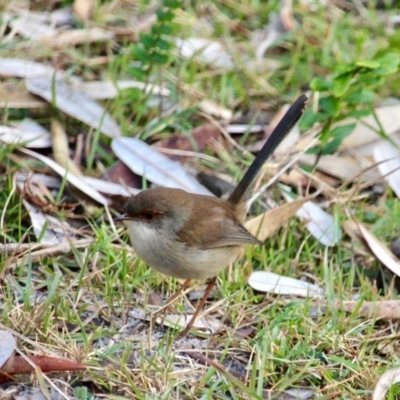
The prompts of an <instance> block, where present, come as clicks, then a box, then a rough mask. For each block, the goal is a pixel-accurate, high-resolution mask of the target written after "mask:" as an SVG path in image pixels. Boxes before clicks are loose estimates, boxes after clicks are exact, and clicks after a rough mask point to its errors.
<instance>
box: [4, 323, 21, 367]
mask: <svg viewBox="0 0 400 400" xmlns="http://www.w3.org/2000/svg"><path fill="white" fill-rule="evenodd" d="M16 346H17V342H16V341H15V338H14V336H13V335H12V334H11V332H8V331H0V369H1V368H2V366H3V365H4V364H5V363H6V362H7V360H8V359H9V358H10V357H11V355H12V354H13V353H14V350H15V347H16Z"/></svg>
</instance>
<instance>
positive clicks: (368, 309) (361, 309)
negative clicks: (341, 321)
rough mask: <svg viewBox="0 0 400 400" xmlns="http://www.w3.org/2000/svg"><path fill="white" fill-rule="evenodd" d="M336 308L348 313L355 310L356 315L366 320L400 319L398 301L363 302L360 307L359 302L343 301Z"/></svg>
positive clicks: (399, 304)
mask: <svg viewBox="0 0 400 400" xmlns="http://www.w3.org/2000/svg"><path fill="white" fill-rule="evenodd" d="M338 306H342V307H343V308H344V309H345V310H346V311H347V312H349V313H352V312H354V311H355V310H356V312H357V315H362V316H365V317H367V318H376V319H385V320H388V319H400V300H382V301H363V302H362V304H361V306H360V302H359V301H343V302H338Z"/></svg>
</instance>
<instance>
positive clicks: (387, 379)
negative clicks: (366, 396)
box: [372, 368, 400, 400]
mask: <svg viewBox="0 0 400 400" xmlns="http://www.w3.org/2000/svg"><path fill="white" fill-rule="evenodd" d="M398 382H400V368H392V369H389V370H387V371H386V372H384V373H383V375H382V376H381V377H380V378H379V380H378V382H377V383H376V385H375V389H374V393H373V394H372V400H384V399H385V398H386V393H387V392H388V390H389V389H390V387H391V386H392V385H394V384H396V383H398Z"/></svg>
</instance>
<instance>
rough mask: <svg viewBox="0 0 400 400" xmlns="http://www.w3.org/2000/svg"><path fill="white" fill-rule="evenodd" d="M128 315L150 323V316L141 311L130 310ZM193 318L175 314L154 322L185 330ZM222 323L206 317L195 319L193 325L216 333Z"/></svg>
mask: <svg viewBox="0 0 400 400" xmlns="http://www.w3.org/2000/svg"><path fill="white" fill-rule="evenodd" d="M129 315H130V316H131V317H134V318H138V319H140V320H143V321H150V320H151V319H152V316H151V315H149V314H148V313H144V312H143V311H142V310H138V309H132V310H131V311H130V312H129ZM192 317H193V314H185V315H177V314H172V315H170V314H168V315H166V316H165V317H164V319H163V318H160V317H158V318H156V322H157V324H159V325H164V326H168V327H175V328H176V327H180V328H186V326H187V325H188V324H189V322H190V321H191V319H192ZM222 326H223V325H222V323H221V321H220V320H219V319H216V318H214V317H211V316H210V315H207V316H199V317H198V318H196V321H195V323H194V324H193V328H194V329H203V330H206V331H209V332H211V333H216V332H217V331H218V330H220V329H221V328H222Z"/></svg>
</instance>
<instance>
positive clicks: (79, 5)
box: [72, 0, 95, 22]
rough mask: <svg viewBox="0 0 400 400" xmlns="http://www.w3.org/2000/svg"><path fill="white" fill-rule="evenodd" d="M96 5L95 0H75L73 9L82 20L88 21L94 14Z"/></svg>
mask: <svg viewBox="0 0 400 400" xmlns="http://www.w3.org/2000/svg"><path fill="white" fill-rule="evenodd" d="M94 6H95V2H94V0H74V3H73V4H72V10H73V12H74V13H75V15H76V16H77V17H78V19H79V20H80V21H82V22H88V21H89V19H90V17H91V16H92V15H93V11H94Z"/></svg>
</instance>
